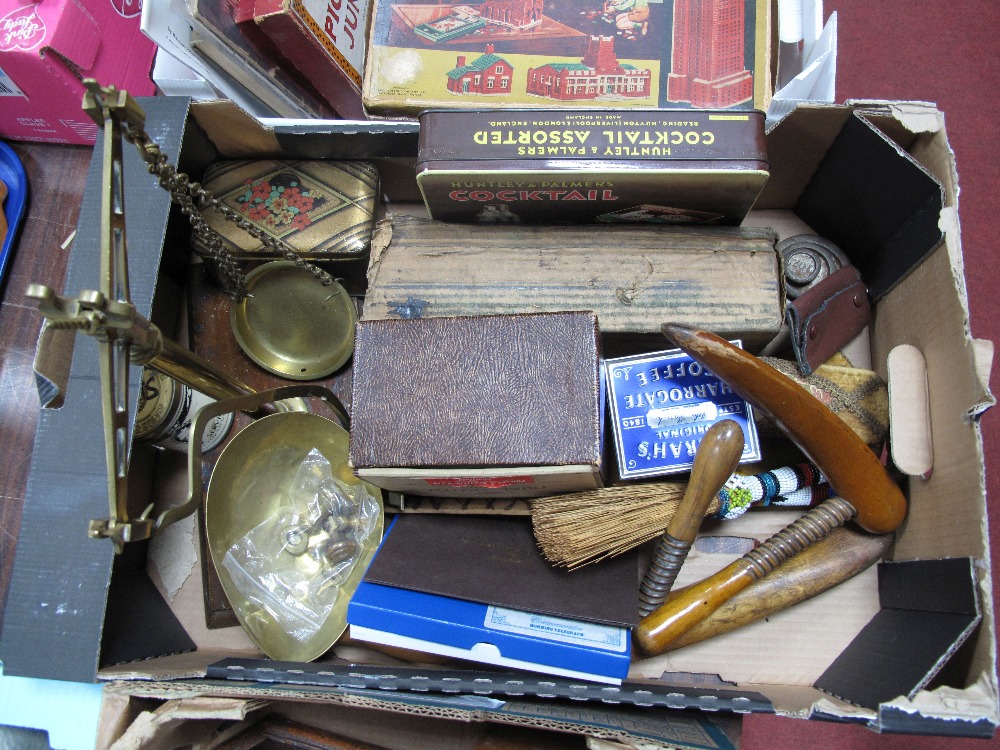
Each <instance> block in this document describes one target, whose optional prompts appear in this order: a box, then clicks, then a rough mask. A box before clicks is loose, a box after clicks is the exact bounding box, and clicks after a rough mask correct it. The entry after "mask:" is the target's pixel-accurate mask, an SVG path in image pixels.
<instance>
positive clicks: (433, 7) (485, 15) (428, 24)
mask: <svg viewBox="0 0 1000 750" xmlns="http://www.w3.org/2000/svg"><path fill="white" fill-rule="evenodd" d="M373 1H374V8H373V11H372V23H371V33H370V36H369V44H368V59H367V61H366V64H365V76H364V83H363V90H362V95H363V99H364V104H365V107H366V108H367V110H368V111H369V113H370V114H372V115H373V116H387V117H400V116H402V117H415V116H417V115H418V114H419V113H420V112H421V111H422V110H424V109H430V108H435V107H440V108H444V109H477V108H482V107H484V106H491V107H511V106H514V107H539V108H546V107H548V108H557V107H558V108H562V109H571V108H574V109H575V108H581V107H582V108H586V107H591V108H593V107H600V108H606V109H620V108H646V109H648V108H652V107H661V108H669V107H679V108H695V109H759V110H766V109H767V105H768V102H769V100H770V95H771V86H770V74H769V71H770V52H769V50H770V21H771V15H770V13H771V11H770V3H769V2H767V0H470V2H467V3H428V2H426V0H423V2H421V1H420V0H417V1H416V2H414V1H413V0H373Z"/></svg>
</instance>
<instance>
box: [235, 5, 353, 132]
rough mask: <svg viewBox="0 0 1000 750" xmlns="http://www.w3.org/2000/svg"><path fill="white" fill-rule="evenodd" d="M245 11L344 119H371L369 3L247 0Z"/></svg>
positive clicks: (242, 7) (242, 6) (243, 9)
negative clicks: (365, 77) (366, 92)
mask: <svg viewBox="0 0 1000 750" xmlns="http://www.w3.org/2000/svg"><path fill="white" fill-rule="evenodd" d="M244 6H251V7H252V11H251V9H250V8H244ZM240 7H241V13H243V14H244V15H249V16H250V17H251V18H252V19H253V20H252V22H253V23H255V24H256V25H257V27H258V28H259V29H260V30H261V31H262V32H263V33H264V34H266V35H267V37H268V38H270V40H271V41H272V42H273V43H274V45H275V47H276V48H277V49H278V50H279V51H280V53H281V54H282V55H283V56H284V58H285V59H286V60H288V62H290V63H291V64H292V65H293V66H294V67H295V69H296V70H298V71H299V73H300V74H302V75H303V76H305V77H306V78H307V79H308V80H309V81H311V82H312V84H313V86H315V88H316V90H317V91H318V92H319V94H320V95H321V96H322V97H323V98H324V99H325V100H326V102H327V104H329V105H330V106H331V107H333V109H334V110H335V111H336V112H337V114H338V115H339V116H340V117H343V118H344V119H351V118H355V119H356V118H364V117H365V110H364V107H363V106H362V104H361V75H362V72H363V71H364V66H365V53H366V49H367V36H368V15H369V2H368V0H333V1H332V2H327V0H242V1H241V2H240Z"/></svg>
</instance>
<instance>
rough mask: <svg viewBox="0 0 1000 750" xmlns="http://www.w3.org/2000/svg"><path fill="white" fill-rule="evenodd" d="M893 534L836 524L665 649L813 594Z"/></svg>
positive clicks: (860, 565)
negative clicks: (829, 530)
mask: <svg viewBox="0 0 1000 750" xmlns="http://www.w3.org/2000/svg"><path fill="white" fill-rule="evenodd" d="M893 538H894V535H893V534H868V533H866V532H864V531H861V530H860V529H858V528H856V527H854V526H841V527H839V528H836V529H834V530H833V531H831V532H830V533H829V534H828V535H827V536H825V537H823V538H822V539H820V540H819V541H817V542H816V543H815V544H812V545H810V546H809V547H808V548H807V549H804V550H802V551H801V552H800V553H799V554H797V555H794V556H792V557H791V559H789V560H788V561H787V562H785V563H783V564H781V565H779V566H778V568H777V569H776V570H775V571H774V572H773V573H771V574H770V575H767V576H764V577H763V578H761V579H760V580H759V581H754V582H753V583H752V584H750V585H749V586H747V587H746V588H745V589H743V591H741V592H740V593H738V594H736V595H735V596H734V597H733V598H732V599H730V600H729V601H728V602H726V603H725V604H723V605H722V606H721V607H719V608H718V609H717V610H715V611H714V612H713V613H712V614H711V615H709V616H708V617H706V618H705V619H704V620H702V621H701V622H699V623H698V624H697V625H695V626H694V627H693V628H691V629H690V630H688V631H687V632H686V633H684V634H683V635H681V636H680V637H679V638H678V639H677V640H675V641H674V642H673V643H671V644H670V646H669V647H668V648H667V650H668V651H676V650H677V649H679V648H684V647H685V646H691V645H693V644H695V643H700V642H701V641H704V640H707V639H709V638H713V637H714V636H717V635H722V634H723V633H728V632H730V631H731V630H735V629H737V628H741V627H743V626H745V625H750V624H751V623H754V622H758V621H759V620H763V619H764V618H765V617H770V616H771V615H774V614H776V613H778V612H780V611H782V610H784V609H788V608H789V607H791V606H792V605H793V604H798V603H799V602H804V601H805V600H807V599H811V598H812V597H814V596H818V595H819V594H822V593H823V592H824V591H826V590H827V589H830V588H833V587H834V586H836V585H837V584H839V583H843V582H844V581H846V580H849V579H850V578H853V577H854V576H856V575H858V574H859V573H861V572H862V571H865V570H867V569H868V568H869V567H871V566H872V565H874V564H875V563H876V562H878V561H879V560H880V559H881V558H882V555H884V554H885V553H886V551H887V550H888V549H889V546H890V545H891V544H892V540H893ZM683 592H684V589H675V590H674V591H673V592H672V593H671V594H670V596H671V597H673V596H679V595H680V594H682V593H683ZM667 601H670V599H669V598H668V599H667Z"/></svg>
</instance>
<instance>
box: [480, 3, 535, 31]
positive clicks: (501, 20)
mask: <svg viewBox="0 0 1000 750" xmlns="http://www.w3.org/2000/svg"><path fill="white" fill-rule="evenodd" d="M543 11H544V2H543V0H485V1H484V2H483V4H482V5H481V6H480V10H479V14H480V15H481V16H482V17H483V18H485V19H486V21H487V23H495V24H497V25H498V26H506V27H508V28H511V29H530V28H532V27H533V26H537V25H538V24H540V23H541V22H542V13H543Z"/></svg>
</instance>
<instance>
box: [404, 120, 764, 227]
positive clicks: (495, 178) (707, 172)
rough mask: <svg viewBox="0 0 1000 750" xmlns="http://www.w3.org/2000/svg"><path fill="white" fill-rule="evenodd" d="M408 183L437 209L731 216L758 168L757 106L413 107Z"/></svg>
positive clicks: (565, 216) (441, 213)
mask: <svg viewBox="0 0 1000 750" xmlns="http://www.w3.org/2000/svg"><path fill="white" fill-rule="evenodd" d="M419 120H420V141H419V151H418V154H417V184H418V185H419V186H420V192H421V194H422V195H423V198H424V203H425V205H426V206H427V210H428V212H429V213H430V215H431V218H434V219H440V220H443V221H475V222H482V223H498V222H513V223H516V222H521V221H524V222H553V221H575V222H594V221H596V222H604V223H609V224H620V223H650V224H728V225H734V226H736V225H739V224H740V222H741V221H743V218H744V217H745V216H746V214H747V212H748V211H749V210H750V208H751V207H752V206H753V204H754V201H756V200H757V196H758V195H759V194H760V191H761V190H762V189H763V188H764V184H765V183H766V182H767V177H768V164H767V146H766V143H765V140H764V113H762V112H726V111H721V110H713V111H702V110H690V109H689V110H658V111H636V112H621V111H617V112H612V111H608V110H579V111H573V110H571V111H563V110H558V111H557V110H524V109H518V110H513V109H511V110H506V109H505V110H485V111H454V110H451V111H447V110H428V111H426V112H422V113H421V114H420V117H419Z"/></svg>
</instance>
